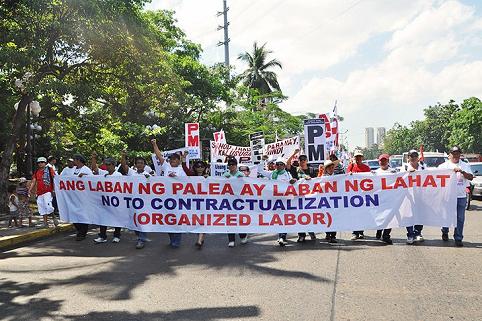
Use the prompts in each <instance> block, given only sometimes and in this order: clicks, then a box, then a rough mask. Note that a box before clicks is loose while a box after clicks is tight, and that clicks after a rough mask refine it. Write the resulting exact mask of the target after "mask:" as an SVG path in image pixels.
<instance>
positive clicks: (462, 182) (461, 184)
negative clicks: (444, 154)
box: [438, 159, 473, 198]
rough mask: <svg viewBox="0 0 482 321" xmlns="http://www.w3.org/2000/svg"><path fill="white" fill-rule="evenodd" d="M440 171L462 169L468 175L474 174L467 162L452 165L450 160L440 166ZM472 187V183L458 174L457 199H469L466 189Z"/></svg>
mask: <svg viewBox="0 0 482 321" xmlns="http://www.w3.org/2000/svg"><path fill="white" fill-rule="evenodd" d="M438 168H440V169H455V168H460V169H461V170H463V171H464V172H466V173H469V174H472V175H473V173H472V169H471V168H470V165H469V164H467V163H466V162H463V161H461V160H459V162H458V163H452V161H451V160H450V159H449V160H448V161H446V162H445V163H442V164H440V165H439V166H438ZM468 186H470V181H469V180H468V179H465V177H464V175H462V173H457V198H464V197H467V194H466V193H465V188H466V187H468Z"/></svg>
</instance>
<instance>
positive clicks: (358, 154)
mask: <svg viewBox="0 0 482 321" xmlns="http://www.w3.org/2000/svg"><path fill="white" fill-rule="evenodd" d="M357 156H363V153H362V152H360V151H356V152H355V155H353V157H357Z"/></svg>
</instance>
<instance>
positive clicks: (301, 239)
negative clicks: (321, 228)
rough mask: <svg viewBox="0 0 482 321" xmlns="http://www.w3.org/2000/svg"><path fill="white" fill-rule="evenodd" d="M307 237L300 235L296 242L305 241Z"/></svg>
mask: <svg viewBox="0 0 482 321" xmlns="http://www.w3.org/2000/svg"><path fill="white" fill-rule="evenodd" d="M305 239H306V236H298V239H297V240H296V242H298V243H303V242H304V241H305Z"/></svg>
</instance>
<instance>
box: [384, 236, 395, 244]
mask: <svg viewBox="0 0 482 321" xmlns="http://www.w3.org/2000/svg"><path fill="white" fill-rule="evenodd" d="M382 242H383V243H385V244H388V245H392V244H393V241H392V239H391V238H389V237H388V238H384V239H382Z"/></svg>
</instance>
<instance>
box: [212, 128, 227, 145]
mask: <svg viewBox="0 0 482 321" xmlns="http://www.w3.org/2000/svg"><path fill="white" fill-rule="evenodd" d="M213 136H214V141H215V142H216V143H222V144H226V135H225V134H224V130H222V129H221V130H220V131H218V132H215V133H213Z"/></svg>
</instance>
